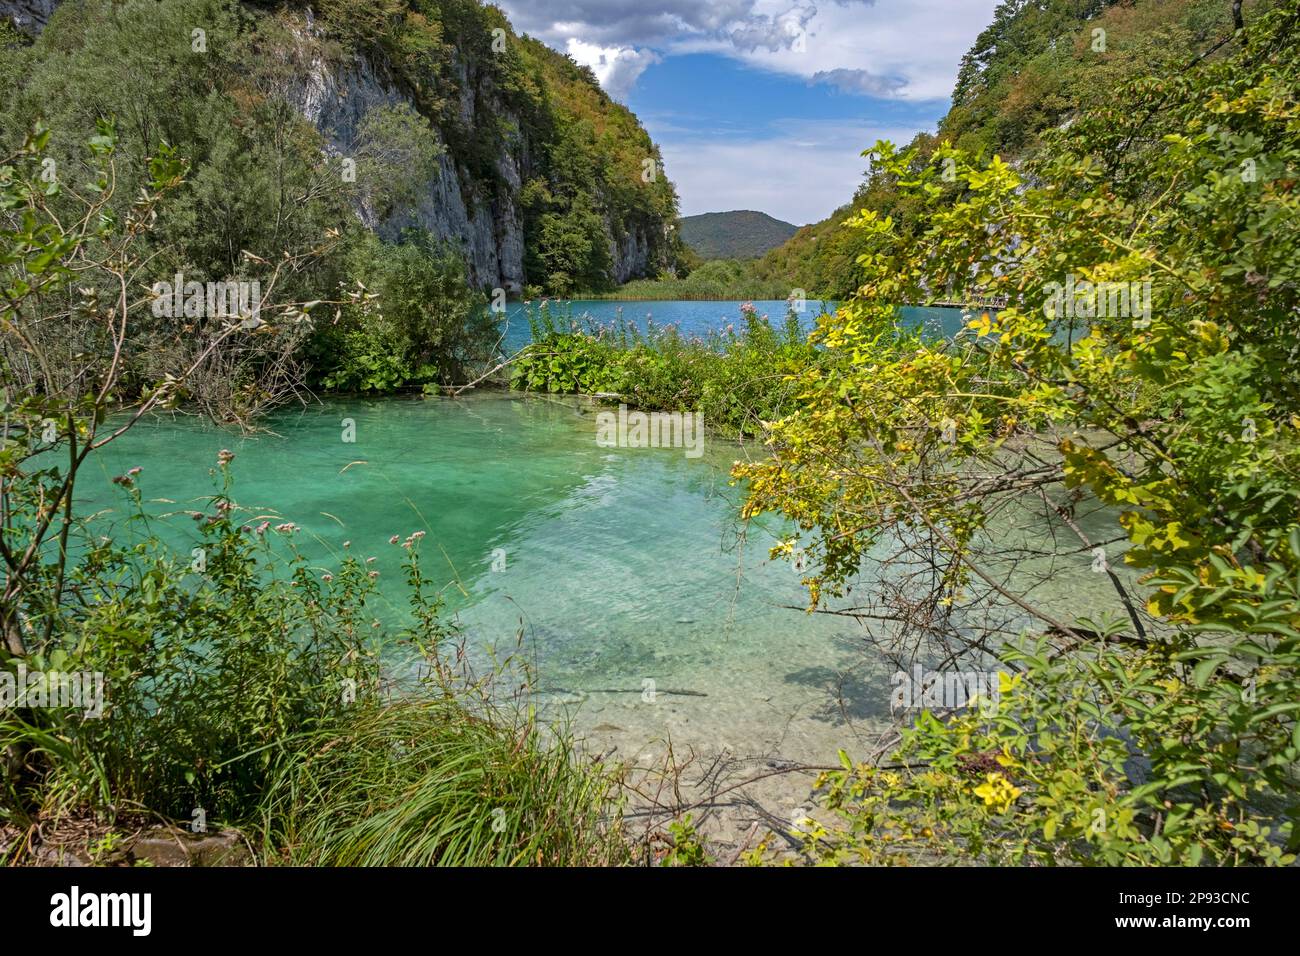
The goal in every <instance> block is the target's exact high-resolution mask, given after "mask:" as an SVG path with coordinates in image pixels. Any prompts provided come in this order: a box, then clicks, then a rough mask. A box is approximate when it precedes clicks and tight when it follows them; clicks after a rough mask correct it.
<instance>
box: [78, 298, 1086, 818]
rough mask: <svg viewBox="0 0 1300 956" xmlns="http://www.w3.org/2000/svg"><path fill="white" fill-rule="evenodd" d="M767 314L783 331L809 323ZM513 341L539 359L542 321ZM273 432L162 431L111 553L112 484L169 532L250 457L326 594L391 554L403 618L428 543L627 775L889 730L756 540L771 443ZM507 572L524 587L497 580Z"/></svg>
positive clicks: (883, 695)
mask: <svg viewBox="0 0 1300 956" xmlns="http://www.w3.org/2000/svg"><path fill="white" fill-rule="evenodd" d="M574 305H575V308H574V309H573V311H572V314H574V315H575V316H576V315H578V314H579V311H578V308H577V307H581V309H583V310H590V311H591V312H593V313H596V314H594V315H593V317H594V318H596V319H597V320H600V321H609V320H610V319H612V318H614V317H615V316H616V315H617V310H618V309H619V308H622V309H623V310H624V313H623V314H624V316H625V317H626V318H627V319H628V320H632V319H633V317H634V316H636V314H637V312H636V311H635V310H639V309H644V313H643V316H644V314H649V315H651V316H653V317H654V319H655V321H656V322H657V323H659V322H660V321H661V320H662V321H663V323H667V322H670V321H675V322H680V323H681V324H682V325H681V327H682V330H683V332H685V333H687V334H690V333H692V332H694V333H696V334H699V333H702V332H704V331H706V330H707V329H709V328H720V327H725V324H726V322H728V321H735V320H736V318H738V316H739V306H740V303H739V302H736V303H719V302H674V303H663V302H659V303H644V302H642V303H627V302H586V303H575V304H574ZM756 306H757V307H758V308H759V309H760V311H763V312H766V313H767V314H769V315H771V316H773V317H774V318H779V317H780V316H781V315H783V314H784V308H785V303H784V302H776V303H756ZM813 311H814V310H813V309H811V308H810V310H809V312H808V313H806V314H805V315H806V318H808V319H811V315H812V313H813ZM904 318H905V319H910V320H911V321H916V322H925V323H926V324H927V325H928V326H929V327H930V328H931V329H933V330H935V331H936V332H946V333H948V334H951V333H953V332H955V331H957V329H958V328H959V327H960V323H961V313H960V312H959V311H958V310H953V309H930V310H922V309H911V310H904ZM511 321H512V323H518V324H512V328H518V327H519V326H520V325H522V329H523V332H524V336H525V338H526V335H527V322H526V320H524V319H523V318H522V316H520V315H516V316H515V318H514V319H512V320H511ZM344 419H352V420H353V421H354V422H355V437H356V441H355V442H354V443H347V442H345V441H343V435H344V429H343V421H344ZM267 425H268V426H269V427H270V428H271V429H272V430H273V431H274V432H275V434H272V435H266V434H264V435H258V436H253V437H245V436H241V435H238V434H232V433H230V432H228V431H223V430H220V429H216V428H213V427H212V426H209V425H204V424H202V423H201V422H199V421H197V420H195V419H192V418H177V419H158V420H153V421H146V422H142V423H141V424H140V425H138V426H137V427H136V428H134V429H133V430H132V431H130V432H129V433H128V434H127V435H126V436H124V437H123V438H122V439H120V440H119V441H117V442H115V443H113V444H112V445H110V446H108V447H107V448H106V449H104V450H103V451H102V452H101V453H100V454H99V455H98V456H96V457H95V458H94V459H93V460H92V463H91V469H92V474H90V475H88V476H87V479H86V480H85V481H83V483H82V484H81V485H80V487H79V492H80V494H79V497H80V499H81V500H80V505H81V509H82V513H83V514H86V513H89V512H90V511H91V510H102V514H101V515H100V518H99V519H98V520H99V521H100V522H101V525H102V530H101V532H100V533H110V529H111V528H112V526H113V523H114V522H115V521H120V520H121V519H122V518H123V517H125V515H126V514H127V510H126V508H125V500H124V498H123V496H122V495H121V493H120V491H118V490H117V489H114V488H113V487H112V485H111V484H110V478H111V477H112V476H114V475H118V474H122V473H124V472H125V471H126V470H127V469H129V468H131V467H134V466H137V465H138V466H142V467H143V468H144V471H143V473H142V474H141V476H140V481H141V487H142V489H143V492H144V496H145V499H146V506H147V509H148V510H149V511H150V513H152V514H155V515H160V516H162V515H166V514H168V513H173V512H178V511H182V510H184V509H186V508H197V507H201V504H202V498H203V496H206V495H210V494H212V493H213V491H214V487H213V480H212V477H211V474H210V472H211V469H212V468H213V466H214V465H215V463H216V456H217V452H218V451H219V450H221V449H222V448H229V449H231V450H232V451H234V452H235V453H236V456H237V457H236V459H235V462H234V472H235V475H236V486H235V490H234V494H235V498H236V500H237V501H238V502H239V503H240V504H241V505H242V506H243V507H245V508H246V509H248V516H249V521H250V523H251V522H252V521H253V520H261V518H260V516H263V515H266V516H271V517H273V519H274V520H273V522H272V523H276V522H278V521H293V522H295V523H296V524H298V525H299V526H300V527H301V528H302V529H303V532H302V533H301V534H300V535H299V536H298V542H299V545H300V547H301V548H302V550H303V551H304V552H305V553H306V554H308V555H309V556H310V557H311V559H312V561H313V563H315V564H316V565H318V567H319V570H320V573H322V574H323V573H325V572H327V571H328V570H331V569H332V568H333V567H335V566H336V564H337V562H338V560H339V556H340V554H341V551H342V545H343V542H344V541H350V542H351V543H352V545H351V546H352V550H353V553H355V554H358V555H359V556H362V557H365V556H371V555H373V556H375V557H376V561H375V563H374V565H373V567H374V568H376V569H378V570H379V571H380V572H381V573H380V579H379V583H380V588H381V594H380V600H379V603H378V607H377V613H378V614H380V615H382V616H385V617H388V618H389V619H393V618H395V617H396V616H398V615H400V614H402V613H403V612H404V611H405V607H406V605H405V597H404V594H405V584H404V575H403V572H402V570H401V556H402V551H401V549H400V548H399V547H397V546H394V545H390V544H389V543H388V539H389V538H390V537H391V536H392V535H394V534H397V535H401V536H403V537H405V536H406V535H408V534H410V533H411V532H413V531H417V530H423V531H425V532H426V535H427V537H426V538H425V540H424V543H423V548H422V552H423V555H424V567H425V569H426V571H428V572H429V577H430V578H431V579H432V580H434V581H436V582H438V583H439V584H442V583H446V585H447V587H446V590H445V593H446V596H447V599H448V602H449V607H450V609H451V610H452V611H453V612H454V613H455V615H456V617H457V619H458V621H459V623H460V625H461V627H462V629H463V633H464V634H465V636H466V639H467V641H468V643H469V646H470V648H471V650H472V651H473V652H474V653H475V654H477V655H478V657H479V659H480V660H486V658H487V654H488V648H491V647H493V646H497V647H499V648H501V649H502V650H503V651H505V652H508V651H510V650H513V648H514V647H515V642H516V634H517V632H518V631H519V630H520V629H521V628H522V631H523V635H524V640H523V647H524V650H525V652H526V653H528V654H529V655H530V656H531V657H532V658H533V659H534V661H535V664H536V668H537V673H538V677H539V684H540V687H541V688H542V690H543V691H544V694H543V698H544V700H545V701H546V702H547V703H550V704H555V705H561V706H564V707H565V708H566V709H570V710H571V711H572V712H573V713H574V719H575V724H576V727H577V729H578V730H579V732H580V733H581V734H583V735H585V736H586V737H587V738H588V739H589V741H590V742H591V743H592V745H593V747H595V748H599V749H601V750H605V749H609V748H610V747H613V748H616V751H617V755H618V756H619V757H620V758H623V759H629V760H638V759H640V758H645V759H652V758H653V757H654V756H656V755H657V754H659V753H661V752H662V742H663V741H665V740H668V739H671V740H672V741H673V743H674V746H675V748H677V751H678V753H681V752H682V750H683V749H684V748H696V749H698V750H702V751H722V750H726V751H729V752H730V753H732V754H735V755H741V756H754V757H758V756H764V757H766V756H781V757H784V758H787V759H792V760H799V761H807V762H811V763H834V762H835V752H836V749H837V748H839V747H842V746H843V747H846V748H847V749H849V750H850V751H851V752H855V753H860V752H861V751H862V749H863V748H862V747H860V746H855V743H856V741H857V740H858V739H859V738H860V737H864V736H866V737H868V738H869V736H870V735H871V733H872V731H874V730H876V729H879V728H880V727H881V726H883V724H884V723H885V722H886V720H887V718H888V710H889V699H890V692H891V690H892V685H891V683H890V681H889V676H890V673H891V672H892V668H890V667H887V666H886V665H885V664H884V663H883V661H881V660H880V659H879V658H877V657H876V656H874V655H872V654H870V653H868V652H866V650H865V647H864V637H865V635H864V634H863V633H862V631H861V630H860V628H859V626H858V625H857V624H855V623H853V622H852V621H850V620H848V619H846V618H836V617H830V616H826V615H816V616H810V615H807V614H805V613H803V612H802V611H800V610H797V609H791V606H793V608H801V607H802V606H803V605H804V603H805V601H806V595H805V592H804V591H803V589H802V588H801V587H800V585H799V583H798V575H797V574H796V573H795V572H794V571H793V570H792V569H791V568H790V566H789V565H787V564H785V563H774V562H769V561H768V560H767V551H768V548H769V547H770V546H771V545H772V544H773V543H774V541H775V540H776V537H777V535H778V534H779V533H780V532H781V531H782V528H781V527H780V526H779V525H778V524H776V523H775V522H770V523H768V524H760V523H755V524H752V525H751V526H750V527H749V529H748V539H747V540H743V541H742V540H740V539H739V538H738V532H739V530H740V525H739V522H738V520H737V517H736V516H737V514H738V512H739V501H740V491H739V489H737V488H733V487H731V486H730V484H729V481H728V471H729V468H730V466H731V463H732V461H733V460H734V459H736V458H738V457H743V456H744V455H746V454H748V453H750V452H755V453H757V451H758V450H756V449H753V446H750V447H749V448H742V447H741V446H739V445H735V444H730V443H725V442H720V441H712V440H711V441H709V442H708V443H707V445H706V452H705V455H704V457H703V458H699V459H688V458H686V457H685V455H684V453H683V451H682V450H681V449H677V450H673V449H610V448H601V447H599V446H597V445H596V442H595V420H594V414H593V413H592V410H591V409H590V408H585V409H584V408H583V407H582V406H581V405H580V404H579V403H577V402H575V401H567V400H560V399H548V398H546V397H532V398H525V397H521V396H518V395H512V394H505V393H493V392H473V393H469V394H468V395H467V396H466V397H463V398H461V399H455V400H453V399H430V400H418V399H417V400H407V399H385V400H379V401H361V400H355V401H330V402H327V403H325V404H323V405H317V406H312V407H310V408H308V409H305V410H292V411H285V412H282V413H280V414H278V415H277V416H275V417H274V418H273V419H272V420H271V421H269V422H268V423H267ZM96 473H97V474H96ZM164 496H165V498H164ZM159 499H163V500H159ZM255 516H256V517H255ZM158 527H159V528H160V529H161V530H162V532H163V534H164V536H165V537H166V538H167V539H168V540H169V541H170V543H172V544H173V545H174V546H175V547H177V548H178V549H179V550H181V552H182V553H188V550H189V548H190V547H192V546H194V544H195V543H196V541H197V539H196V533H195V528H194V523H193V521H192V520H190V519H189V517H188V516H186V515H184V514H176V515H174V516H173V517H170V518H162V519H160V522H159V524H158ZM1004 530H1005V529H1004ZM501 551H503V552H504V554H505V567H504V569H503V570H500V571H494V570H492V563H493V555H494V552H498V553H499V552H501ZM1090 560H1091V558H1090V556H1089V555H1088V554H1086V553H1083V554H1081V555H1080V557H1079V561H1078V565H1079V566H1078V568H1077V569H1075V570H1076V571H1077V573H1075V574H1072V575H1070V576H1069V580H1068V581H1067V580H1065V578H1064V576H1062V577H1061V579H1060V580H1059V583H1058V582H1053V586H1052V587H1051V591H1052V595H1053V596H1052V606H1054V607H1058V608H1059V610H1060V613H1061V614H1062V616H1064V617H1067V618H1068V617H1070V616H1072V614H1073V613H1080V614H1082V613H1088V612H1090V611H1092V610H1094V609H1095V608H1096V607H1099V606H1103V603H1102V602H1103V601H1104V598H1105V592H1104V585H1103V583H1102V582H1101V579H1102V578H1104V576H1103V575H1096V574H1090V573H1088V566H1089V562H1090ZM1099 588H1100V590H1099ZM646 681H654V685H655V688H656V690H657V693H656V695H655V698H654V700H653V702H651V701H649V700H648V699H647V698H646V696H644V695H643V690H644V689H645V686H646V685H645V682H646ZM786 796H788V794H783V795H782V799H785V797H786ZM791 799H799V798H798V797H791Z"/></svg>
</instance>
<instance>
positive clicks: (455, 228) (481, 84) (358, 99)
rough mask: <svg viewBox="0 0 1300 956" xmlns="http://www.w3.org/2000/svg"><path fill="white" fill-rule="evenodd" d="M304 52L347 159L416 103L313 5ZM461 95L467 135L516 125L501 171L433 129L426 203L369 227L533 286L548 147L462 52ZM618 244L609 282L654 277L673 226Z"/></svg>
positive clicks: (306, 77) (485, 282) (333, 136)
mask: <svg viewBox="0 0 1300 956" xmlns="http://www.w3.org/2000/svg"><path fill="white" fill-rule="evenodd" d="M59 2H60V0H0V15H3V16H5V17H8V18H10V19H12V20H14V22H16V23H18V24H20V26H21V28H22V29H24V30H26V31H27V32H29V33H38V32H40V30H42V29H43V28H44V27H45V25H46V23H47V22H48V20H49V17H50V14H51V13H52V12H53V11H54V8H55V7H56V6H58V3H59ZM294 34H295V37H296V43H297V46H298V48H297V49H296V50H293V51H285V52H286V55H288V56H290V57H291V58H292V59H293V62H294V63H295V66H296V69H297V71H298V76H299V79H300V82H299V83H298V84H297V85H296V88H295V89H294V90H293V92H292V93H291V94H290V95H291V98H292V99H293V100H294V101H295V102H294V105H295V107H296V108H297V109H298V111H299V112H300V113H301V114H302V115H303V117H304V118H306V119H307V120H308V121H309V122H311V123H312V124H313V125H314V126H315V127H316V128H317V130H319V131H320V133H321V135H322V137H323V138H324V139H325V142H326V149H327V150H329V151H330V152H331V153H333V154H334V155H337V156H347V155H348V153H349V150H350V144H352V143H355V142H356V138H357V133H358V130H359V128H360V126H361V122H362V119H363V118H364V117H365V115H366V114H367V112H369V111H370V110H371V109H373V108H375V107H378V106H385V105H394V104H398V103H402V102H407V103H410V105H412V106H413V107H414V106H415V104H414V102H413V101H412V100H411V99H410V97H409V96H408V95H407V94H406V93H405V92H404V91H403V90H402V88H401V86H400V84H399V83H398V82H396V81H395V80H394V79H393V77H392V76H391V75H389V74H388V73H387V72H386V71H385V70H384V69H383V68H382V67H378V66H376V65H375V64H373V63H371V62H370V61H368V60H366V59H364V58H360V57H357V58H352V59H349V60H345V61H343V62H337V61H331V60H330V59H329V58H327V57H326V56H325V55H324V54H323V53H322V52H321V50H322V47H323V44H322V43H321V42H320V40H321V39H322V37H321V33H320V29H319V23H317V22H316V21H315V20H314V18H313V16H312V14H311V12H310V8H309V9H308V11H307V14H306V18H305V23H304V22H302V21H300V27H299V29H297V30H295V31H294ZM453 69H454V70H455V73H456V76H457V80H458V82H457V84H456V86H457V89H458V91H459V98H458V101H457V102H456V104H455V105H456V111H457V113H458V114H459V115H458V120H459V123H460V125H461V126H462V127H463V128H464V129H469V130H476V129H489V128H491V129H497V128H507V129H512V130H515V131H517V132H515V133H513V134H511V135H510V136H508V137H507V138H506V142H505V145H504V146H503V148H502V150H501V151H500V152H499V153H498V154H497V155H496V157H495V173H496V175H495V176H493V177H492V181H491V182H490V183H487V184H485V183H484V182H483V181H482V179H483V178H482V177H481V176H480V177H479V178H478V179H476V178H475V177H474V176H472V175H471V174H470V172H469V171H468V170H467V169H466V168H465V167H464V166H463V165H462V164H460V163H458V162H457V160H456V158H455V156H454V152H453V150H451V149H450V148H447V145H448V141H447V136H446V133H445V131H444V130H441V129H439V128H438V126H437V125H436V123H435V124H434V132H435V134H436V135H437V137H438V140H439V143H440V145H442V146H443V147H444V149H443V152H442V155H441V156H440V157H439V159H438V169H437V172H436V173H435V175H433V176H432V177H431V178H430V179H429V181H428V182H427V183H425V184H424V185H423V186H422V187H421V188H420V189H419V190H418V193H417V194H418V199H417V200H416V202H414V203H413V204H408V205H405V206H403V207H401V208H400V209H398V210H397V211H395V212H394V213H392V214H391V215H388V216H387V217H385V218H382V219H381V218H380V217H379V216H377V215H376V214H375V211H374V210H372V209H367V208H365V207H361V208H358V209H357V210H356V212H357V214H358V215H359V216H360V218H361V220H362V221H363V222H364V223H365V225H366V226H367V227H369V228H371V229H373V230H374V231H375V232H376V233H378V234H379V235H380V236H381V237H383V238H385V239H394V238H396V237H397V236H398V235H400V234H401V232H402V230H404V229H406V228H410V227H417V228H421V229H424V230H427V231H428V232H429V233H431V234H432V235H433V236H435V237H437V238H438V239H440V240H442V241H445V242H447V243H449V244H450V245H451V246H452V247H453V248H455V249H457V250H458V251H459V252H460V253H461V255H462V257H463V258H464V260H465V267H466V272H467V278H468V279H469V281H470V284H471V285H473V286H475V287H478V288H482V289H495V288H501V289H505V290H506V291H507V292H509V293H518V292H520V291H522V289H523V287H524V284H525V282H526V281H531V282H540V281H541V277H536V276H534V277H528V276H526V273H525V258H526V249H525V236H524V214H523V210H522V208H521V203H520V194H521V191H522V189H523V184H524V183H525V182H526V181H528V180H529V179H531V178H533V177H535V176H537V175H538V174H539V173H542V172H544V170H540V169H538V168H537V167H538V164H539V160H538V156H537V154H538V153H539V152H540V150H538V149H535V148H534V146H533V144H532V143H530V141H529V138H528V134H527V133H526V132H524V131H523V126H524V124H522V123H521V122H520V118H519V117H518V116H517V115H515V114H514V113H512V112H511V110H509V109H508V108H506V107H505V106H504V105H503V98H502V97H501V96H500V95H498V92H497V90H496V89H495V88H494V87H493V85H492V81H491V80H490V79H489V78H487V77H483V76H478V75H471V72H470V70H469V68H467V66H466V64H465V61H463V60H461V59H459V58H458V57H457V56H456V55H455V53H453ZM604 226H605V234H606V241H607V243H608V246H609V254H610V255H609V259H610V264H611V267H610V278H611V279H612V280H613V281H615V282H618V283H622V282H626V281H628V280H629V279H635V278H640V277H643V276H652V275H655V274H657V273H658V272H659V271H660V270H661V268H663V267H664V266H665V264H666V263H665V262H663V261H661V260H662V259H663V258H664V249H665V242H664V237H665V228H666V224H665V223H664V222H662V221H658V220H654V219H651V218H649V217H646V218H645V219H644V221H635V220H634V221H624V222H619V221H615V220H613V219H612V218H611V217H610V216H609V215H608V214H606V215H605V217H604Z"/></svg>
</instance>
